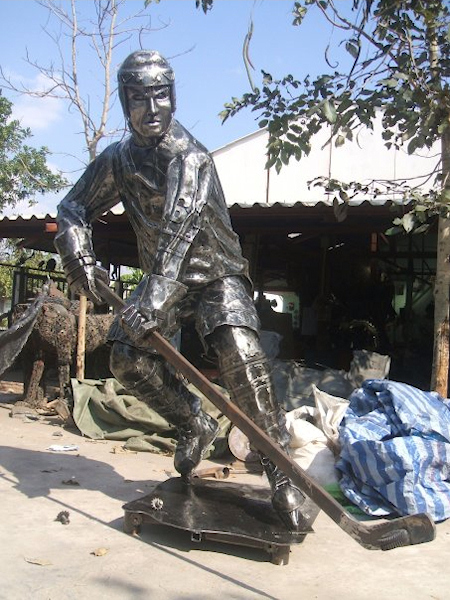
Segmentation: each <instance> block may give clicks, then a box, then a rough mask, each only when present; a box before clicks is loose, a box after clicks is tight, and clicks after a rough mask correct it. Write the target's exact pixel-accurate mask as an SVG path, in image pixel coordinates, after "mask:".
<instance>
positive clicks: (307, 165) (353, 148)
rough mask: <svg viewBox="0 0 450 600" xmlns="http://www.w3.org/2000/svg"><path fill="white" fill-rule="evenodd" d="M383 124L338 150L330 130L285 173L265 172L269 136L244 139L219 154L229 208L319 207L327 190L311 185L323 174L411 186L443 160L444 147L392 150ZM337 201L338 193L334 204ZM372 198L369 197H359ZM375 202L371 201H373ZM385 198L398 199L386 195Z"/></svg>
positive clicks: (216, 153)
mask: <svg viewBox="0 0 450 600" xmlns="http://www.w3.org/2000/svg"><path fill="white" fill-rule="evenodd" d="M381 131H382V129H381V122H380V121H378V122H376V124H375V130H374V131H373V132H372V131H370V130H367V129H364V130H361V132H360V134H359V135H358V136H357V137H356V138H355V139H354V140H353V141H352V142H348V141H347V142H346V143H345V144H344V145H343V146H341V147H339V148H336V147H335V146H334V143H333V144H326V142H327V139H328V136H329V131H327V130H322V131H321V132H320V133H319V134H317V135H316V136H315V138H314V139H313V144H312V150H311V153H310V154H309V156H304V157H303V158H302V159H301V160H300V161H299V162H297V161H296V160H295V159H291V161H290V163H289V165H288V166H284V167H283V169H282V170H281V172H280V173H279V174H277V173H276V171H275V169H274V168H271V169H270V173H269V177H268V176H267V171H266V169H265V166H264V165H265V162H266V146H267V140H268V133H267V132H266V131H265V130H260V131H257V132H255V133H253V134H250V135H248V136H246V137H244V138H241V139H238V140H236V141H234V142H232V143H231V144H228V145H227V146H224V147H222V148H219V149H218V150H215V151H214V152H213V156H214V160H215V163H216V165H217V169H218V172H219V176H220V179H221V182H222V186H223V188H224V192H225V196H226V199H227V204H228V205H229V206H231V205H232V204H235V203H239V204H241V205H249V206H251V205H252V204H254V203H261V204H267V203H268V204H274V203H276V202H279V203H283V204H293V203H295V202H303V203H311V204H315V203H317V202H321V201H327V196H326V194H325V192H324V190H323V188H321V187H311V188H310V189H308V181H310V180H312V179H314V178H315V177H318V176H324V177H328V176H330V177H331V178H335V179H338V180H340V181H347V182H349V181H359V182H361V183H365V184H367V183H369V182H371V181H372V180H374V179H376V180H380V179H387V180H389V179H399V178H400V179H405V180H408V183H409V184H410V185H415V184H417V183H422V181H423V180H420V179H411V178H417V177H418V176H424V175H426V174H428V173H430V172H432V171H433V169H435V167H436V165H437V163H438V160H439V147H438V146H437V147H436V148H433V149H432V151H430V152H427V151H423V150H422V151H420V152H419V153H416V154H414V155H412V156H410V155H408V154H407V152H406V148H405V149H400V150H396V149H394V148H391V149H389V150H388V149H387V148H386V146H385V145H384V140H383V139H382V137H381ZM332 199H333V195H331V196H330V198H329V200H330V201H331V200H332ZM359 199H360V200H361V201H362V200H367V199H368V198H367V196H365V197H364V196H361V197H360V198H359ZM369 199H370V198H369ZM382 199H383V200H384V199H394V198H392V197H391V196H385V197H383V198H382Z"/></svg>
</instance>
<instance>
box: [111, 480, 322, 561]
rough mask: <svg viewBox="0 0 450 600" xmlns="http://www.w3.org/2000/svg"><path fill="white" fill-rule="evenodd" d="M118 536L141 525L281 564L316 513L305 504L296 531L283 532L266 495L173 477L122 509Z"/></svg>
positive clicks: (265, 490)
mask: <svg viewBox="0 0 450 600" xmlns="http://www.w3.org/2000/svg"><path fill="white" fill-rule="evenodd" d="M123 509H124V511H125V518H124V531H125V532H126V533H138V532H139V530H140V528H141V525H142V524H143V523H145V522H149V523H153V524H155V523H156V524H160V525H167V526H169V527H175V528H178V529H182V530H185V531H189V532H190V533H191V539H192V540H193V541H195V542H201V541H202V540H203V539H205V540H206V539H211V540H216V541H219V542H223V543H228V544H237V545H242V546H249V547H255V548H261V549H263V550H265V551H267V552H268V553H269V554H270V556H271V562H273V563H275V564H287V562H288V560H289V550H290V545H291V544H299V543H301V542H302V541H303V540H304V538H305V537H306V534H308V533H313V529H312V527H311V525H312V523H313V522H314V520H315V518H316V516H317V514H318V512H319V509H318V508H317V507H316V505H315V504H314V503H313V502H311V500H310V499H309V498H306V500H305V503H304V505H303V506H302V519H303V520H302V523H301V527H300V530H299V531H289V530H288V529H287V528H286V526H285V525H284V523H283V522H282V521H281V519H280V518H279V516H278V514H277V513H276V512H275V511H274V510H273V508H272V503H271V493H270V489H268V488H264V487H260V486H251V485H246V484H238V483H229V482H223V481H214V480H206V479H200V478H193V479H191V480H190V481H186V480H185V479H184V478H181V477H173V478H171V479H168V480H167V481H165V482H163V483H161V484H159V485H158V486H157V487H156V488H155V489H154V490H153V492H152V493H151V494H149V495H147V496H144V497H142V498H139V499H137V500H133V501H132V502H129V503H128V504H125V505H124V506H123Z"/></svg>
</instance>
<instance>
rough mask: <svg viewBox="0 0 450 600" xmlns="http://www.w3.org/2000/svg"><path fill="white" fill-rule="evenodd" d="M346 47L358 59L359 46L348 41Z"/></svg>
mask: <svg viewBox="0 0 450 600" xmlns="http://www.w3.org/2000/svg"><path fill="white" fill-rule="evenodd" d="M345 49H346V50H347V52H348V53H349V54H351V56H352V57H353V58H354V59H355V60H356V59H357V58H358V56H359V46H358V45H357V44H355V43H354V42H346V43H345Z"/></svg>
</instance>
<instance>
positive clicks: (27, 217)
mask: <svg viewBox="0 0 450 600" xmlns="http://www.w3.org/2000/svg"><path fill="white" fill-rule="evenodd" d="M364 205H365V206H384V207H386V206H387V205H396V206H402V205H404V206H408V205H409V202H405V201H403V200H397V199H395V198H394V199H392V198H389V199H388V198H384V199H383V198H381V199H380V198H377V199H372V200H361V201H350V202H349V206H364ZM302 206H304V207H310V208H319V207H323V208H327V207H328V208H332V206H333V201H332V200H320V201H316V202H313V201H309V202H274V203H272V204H267V203H265V202H254V203H253V204H246V203H245V202H235V203H234V204H231V205H230V206H228V208H229V210H233V209H237V208H238V209H252V208H263V209H267V208H272V207H274V208H300V207H302ZM124 212H125V209H124V208H123V206H122V204H118V205H117V206H115V207H114V208H113V209H111V210H108V211H107V212H106V213H104V216H108V215H122V214H124ZM55 219H56V211H55V212H51V213H45V214H44V213H41V214H33V213H30V214H24V215H10V216H5V217H2V218H0V223H6V222H9V221H11V222H17V221H18V222H21V221H27V222H28V221H29V222H36V221H54V220H55Z"/></svg>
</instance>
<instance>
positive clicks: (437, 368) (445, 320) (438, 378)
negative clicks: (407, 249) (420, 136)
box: [431, 129, 450, 398]
mask: <svg viewBox="0 0 450 600" xmlns="http://www.w3.org/2000/svg"><path fill="white" fill-rule="evenodd" d="M442 176H443V181H444V186H443V187H444V189H443V201H444V202H445V201H446V198H447V196H448V195H449V194H450V181H449V179H450V130H449V129H447V130H446V131H445V133H444V135H443V136H442ZM449 257H450V219H446V218H443V217H440V218H439V227H438V243H437V257H436V282H435V285H434V356H433V371H432V376H431V389H432V390H435V391H436V392H438V393H439V394H440V395H441V396H443V397H444V398H446V397H447V391H448V371H449V335H448V334H449V287H450V264H449V262H450V260H449Z"/></svg>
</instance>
